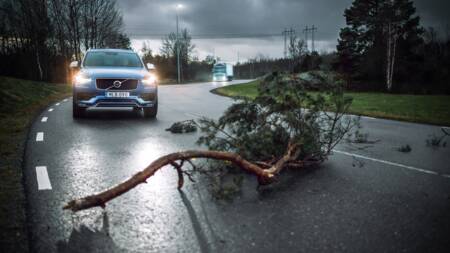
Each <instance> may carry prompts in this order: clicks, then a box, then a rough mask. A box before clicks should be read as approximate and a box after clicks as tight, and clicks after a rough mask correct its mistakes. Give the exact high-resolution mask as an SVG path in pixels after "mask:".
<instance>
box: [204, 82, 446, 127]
mask: <svg viewBox="0 0 450 253" xmlns="http://www.w3.org/2000/svg"><path fill="white" fill-rule="evenodd" d="M258 84H259V81H258V80H256V81H252V82H250V83H245V84H237V85H230V86H225V87H220V88H217V89H215V90H213V91H212V92H214V93H216V94H219V95H223V96H229V97H239V96H243V97H248V98H255V97H256V95H257V86H258ZM346 95H347V96H350V97H353V103H352V105H351V107H350V113H352V114H356V115H365V116H371V117H377V118H385V119H394V120H402V121H409V122H418V123H427V124H434V125H445V126H450V96H443V95H442V96H441V95H401V94H386V93H373V92H348V93H346Z"/></svg>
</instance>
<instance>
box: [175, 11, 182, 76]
mask: <svg viewBox="0 0 450 253" xmlns="http://www.w3.org/2000/svg"><path fill="white" fill-rule="evenodd" d="M181 8H183V5H182V4H177V7H176V16H177V17H176V18H177V20H176V21H177V42H176V47H177V79H178V83H181V76H180V42H179V39H180V37H179V28H178V10H179V9H181Z"/></svg>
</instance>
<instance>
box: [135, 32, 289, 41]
mask: <svg viewBox="0 0 450 253" xmlns="http://www.w3.org/2000/svg"><path fill="white" fill-rule="evenodd" d="M169 33H170V32H167V33H147V32H127V35H128V36H130V37H154V38H162V37H166V36H167V35H168V34H169ZM191 37H192V38H193V39H235V38H236V39H238V38H270V37H280V34H277V33H253V34H250V33H222V34H219V33H216V34H213V33H211V34H191Z"/></svg>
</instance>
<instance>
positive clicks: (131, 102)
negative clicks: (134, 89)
mask: <svg viewBox="0 0 450 253" xmlns="http://www.w3.org/2000/svg"><path fill="white" fill-rule="evenodd" d="M77 103H78V106H80V107H138V108H145V107H153V106H155V101H145V100H143V99H142V98H140V97H137V96H130V97H127V98H109V97H105V96H96V97H93V98H91V99H89V100H80V101H78V102H77Z"/></svg>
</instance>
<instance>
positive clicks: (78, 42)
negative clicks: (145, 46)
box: [0, 0, 130, 82]
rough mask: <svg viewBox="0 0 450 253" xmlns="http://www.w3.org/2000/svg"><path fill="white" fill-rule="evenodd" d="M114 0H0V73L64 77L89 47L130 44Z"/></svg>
mask: <svg viewBox="0 0 450 253" xmlns="http://www.w3.org/2000/svg"><path fill="white" fill-rule="evenodd" d="M122 29H123V21H122V15H121V13H120V12H119V10H118V8H117V6H116V2H115V0H0V75H8V76H15V77H20V78H26V79H34V80H45V81H53V82H66V81H67V78H68V77H69V75H68V68H67V66H68V64H69V62H70V61H71V60H80V59H81V57H82V54H83V51H84V50H86V49H89V48H98V47H111V48H129V47H130V40H129V38H128V37H127V36H126V35H125V34H124V33H123V32H122Z"/></svg>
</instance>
